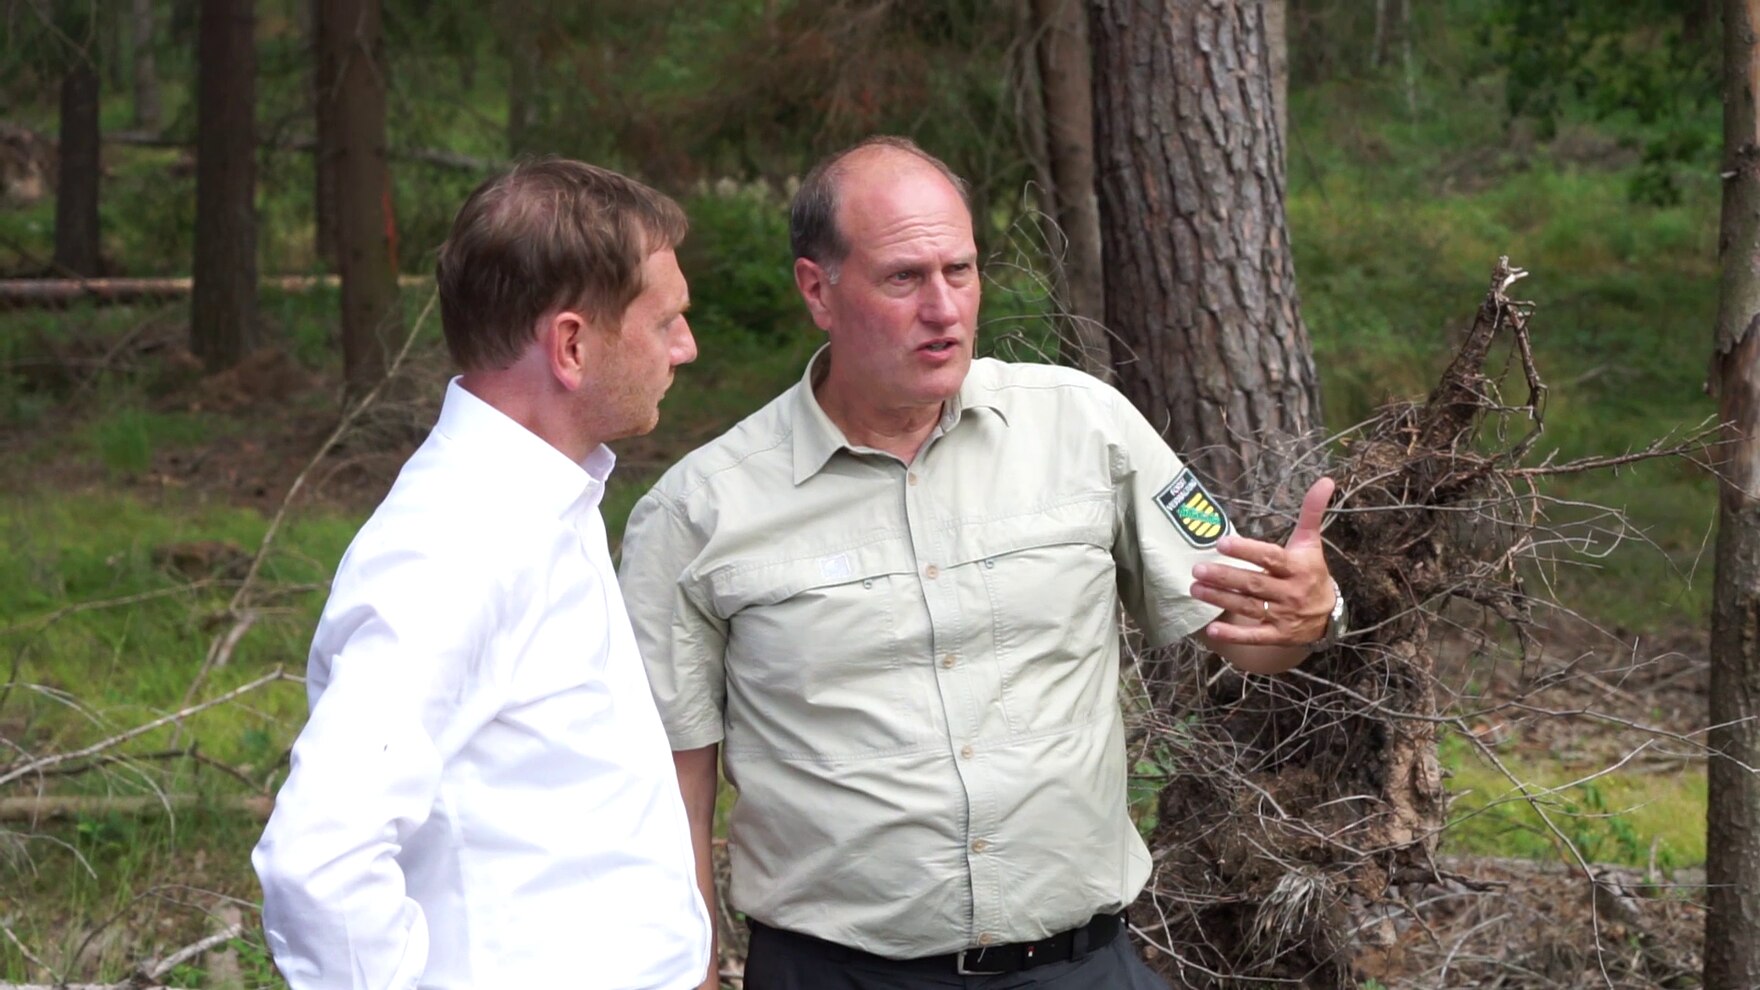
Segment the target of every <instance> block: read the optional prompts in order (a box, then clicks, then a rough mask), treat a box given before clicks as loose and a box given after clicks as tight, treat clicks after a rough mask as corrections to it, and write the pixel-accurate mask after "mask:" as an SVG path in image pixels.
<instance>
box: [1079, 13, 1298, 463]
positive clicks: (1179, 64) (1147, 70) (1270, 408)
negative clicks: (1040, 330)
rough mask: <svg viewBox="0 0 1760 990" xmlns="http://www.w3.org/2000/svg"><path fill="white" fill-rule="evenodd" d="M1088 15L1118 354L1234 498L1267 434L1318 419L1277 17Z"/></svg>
mask: <svg viewBox="0 0 1760 990" xmlns="http://www.w3.org/2000/svg"><path fill="white" fill-rule="evenodd" d="M1090 10H1091V15H1092V19H1091V22H1090V38H1091V40H1092V43H1093V53H1094V119H1095V163H1096V167H1097V169H1098V171H1099V175H1100V183H1099V192H1100V220H1101V226H1100V229H1101V234H1102V238H1101V240H1102V244H1101V249H1102V251H1103V253H1104V255H1105V258H1106V266H1105V271H1106V316H1107V319H1106V323H1107V326H1109V327H1110V328H1111V329H1112V332H1113V334H1114V344H1113V365H1114V367H1116V368H1117V370H1118V376H1119V384H1120V387H1121V388H1122V389H1123V390H1124V392H1125V394H1126V395H1128V396H1130V398H1131V400H1132V401H1133V402H1135V403H1136V404H1137V406H1138V408H1140V409H1142V410H1143V412H1144V413H1145V414H1146V415H1147V416H1148V417H1149V418H1150V421H1151V422H1154V423H1156V424H1157V425H1158V426H1160V427H1161V430H1162V432H1163V434H1164V435H1165V436H1166V437H1167V439H1168V440H1169V441H1170V442H1171V443H1172V444H1173V446H1174V449H1176V450H1179V451H1181V452H1182V453H1184V454H1185V455H1186V456H1187V457H1188V459H1189V460H1191V461H1192V462H1194V463H1195V464H1196V465H1197V466H1198V467H1199V468H1200V469H1201V472H1202V474H1203V475H1204V476H1205V477H1206V478H1208V479H1210V480H1211V481H1213V482H1214V483H1215V484H1216V485H1217V486H1219V487H1220V488H1221V489H1222V491H1223V493H1224V494H1231V493H1234V492H1236V491H1237V490H1238V484H1237V483H1238V482H1239V481H1240V479H1241V477H1242V474H1243V470H1244V469H1245V467H1246V466H1247V465H1253V464H1255V462H1258V461H1260V460H1261V458H1262V456H1263V454H1264V453H1265V451H1266V450H1267V447H1268V445H1269V446H1273V447H1274V446H1275V445H1276V444H1277V443H1278V442H1279V441H1280V440H1281V439H1285V438H1290V437H1297V436H1303V435H1306V434H1308V433H1309V432H1310V431H1311V430H1313V429H1315V428H1316V427H1318V426H1319V425H1320V422H1321V420H1320V394H1319V384H1318V380H1317V379H1316V377H1315V372H1314V359H1313V355H1312V352H1311V349H1310V346H1309V343H1308V332H1307V328H1306V327H1304V326H1303V324H1302V318H1301V312H1300V310H1299V309H1298V307H1297V300H1296V281H1295V265H1294V261H1293V260H1292V256H1291V254H1290V244H1289V232H1288V228H1287V225H1286V222H1285V217H1284V208H1283V190H1284V173H1283V156H1282V154H1281V153H1280V149H1279V145H1278V142H1277V130H1276V123H1275V117H1274V110H1273V97H1272V92H1271V83H1270V71H1269V66H1268V58H1269V55H1268V50H1267V45H1266V39H1265V35H1264V31H1263V24H1264V21H1263V18H1262V17H1261V16H1260V15H1259V12H1258V4H1257V3H1255V2H1253V0H1204V2H1200V0H1167V2H1162V3H1139V2H1125V0H1093V5H1092V7H1091V8H1090ZM1297 491H1298V492H1299V491H1300V489H1299V488H1298V489H1297Z"/></svg>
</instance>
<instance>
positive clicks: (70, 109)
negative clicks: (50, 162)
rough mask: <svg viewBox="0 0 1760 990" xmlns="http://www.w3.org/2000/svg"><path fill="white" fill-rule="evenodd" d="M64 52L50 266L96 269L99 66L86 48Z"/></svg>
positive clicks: (75, 271) (81, 271) (73, 271)
mask: <svg viewBox="0 0 1760 990" xmlns="http://www.w3.org/2000/svg"><path fill="white" fill-rule="evenodd" d="M68 57H69V64H68V67H67V74H66V75H64V76H62V77H61V147H60V166H59V169H58V171H57V175H56V186H55V267H56V268H57V269H60V273H61V274H63V275H99V274H102V273H101V272H100V271H99V270H98V268H99V264H100V262H99V257H98V179H99V169H100V164H99V161H98V68H97V65H96V64H95V63H94V62H93V61H92V59H91V56H90V54H89V53H87V52H83V51H75V52H72V53H70V55H69V56H68Z"/></svg>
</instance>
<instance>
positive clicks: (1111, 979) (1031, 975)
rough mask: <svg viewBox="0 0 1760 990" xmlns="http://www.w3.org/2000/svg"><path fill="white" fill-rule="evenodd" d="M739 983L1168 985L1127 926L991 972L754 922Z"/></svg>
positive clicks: (991, 987)
mask: <svg viewBox="0 0 1760 990" xmlns="http://www.w3.org/2000/svg"><path fill="white" fill-rule="evenodd" d="M745 985H746V990H919V988H923V990H928V988H939V987H948V988H959V990H1168V985H1167V983H1166V982H1165V981H1164V980H1162V979H1161V977H1159V976H1156V975H1155V974H1154V973H1153V972H1152V971H1150V969H1149V967H1148V966H1146V965H1144V964H1143V960H1142V958H1141V957H1140V956H1138V955H1137V950H1136V947H1135V946H1133V945H1132V944H1131V940H1130V936H1129V935H1125V934H1120V935H1119V936H1118V937H1117V938H1114V939H1113V940H1112V941H1111V942H1110V943H1109V944H1107V945H1103V946H1100V947H1098V948H1096V949H1094V950H1093V951H1091V952H1089V953H1088V954H1087V955H1084V956H1082V957H1081V958H1079V959H1073V960H1070V961H1068V962H1056V963H1047V964H1045V965H1043V966H1035V967H1033V968H1032V969H1023V970H1021V971H1020V972H1018V973H1001V974H998V975H995V976H960V975H959V974H958V973H955V972H954V970H953V966H952V965H951V964H949V966H948V967H947V972H945V973H931V972H923V971H922V967H920V966H918V965H914V964H911V963H906V964H897V963H893V962H891V961H890V960H886V959H881V958H879V957H877V956H869V955H866V954H865V953H856V952H853V951H852V950H848V949H844V948H842V947H840V946H836V945H832V944H831V943H829V942H822V941H820V940H818V939H816V938H810V937H808V936H804V935H797V934H795V933H793V932H785V931H778V930H777V929H774V928H770V927H768V926H765V925H757V924H754V925H753V926H752V941H751V947H750V949H749V950H748V952H747V954H746V984H745Z"/></svg>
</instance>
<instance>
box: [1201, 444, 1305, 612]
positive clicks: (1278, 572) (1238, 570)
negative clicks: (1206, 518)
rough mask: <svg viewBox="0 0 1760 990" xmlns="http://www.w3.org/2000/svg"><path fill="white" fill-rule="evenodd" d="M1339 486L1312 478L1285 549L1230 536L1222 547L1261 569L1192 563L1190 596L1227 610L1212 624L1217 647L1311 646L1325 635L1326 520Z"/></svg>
mask: <svg viewBox="0 0 1760 990" xmlns="http://www.w3.org/2000/svg"><path fill="white" fill-rule="evenodd" d="M1335 488H1336V486H1335V485H1334V484H1333V481H1332V479H1331V478H1321V479H1320V480H1319V481H1316V482H1314V485H1313V487H1312V488H1309V489H1308V493H1307V494H1306V495H1304V496H1303V497H1302V510H1301V514H1300V515H1299V516H1297V518H1296V528H1295V529H1294V530H1293V531H1292V532H1291V533H1290V534H1289V539H1288V540H1285V541H1284V544H1283V546H1278V545H1277V544H1275V543H1266V542H1263V541H1261V540H1249V539H1247V538H1246V537H1244V536H1225V537H1223V538H1222V539H1221V540H1220V541H1218V543H1217V544H1216V548H1217V550H1219V551H1221V552H1222V553H1223V554H1224V555H1225V556H1228V557H1233V558H1235V559H1236V560H1242V561H1246V562H1247V563H1250V564H1255V565H1257V566H1258V567H1259V568H1260V570H1250V569H1248V568H1245V567H1234V566H1231V565H1228V564H1223V563H1202V564H1198V565H1196V566H1195V567H1193V568H1192V597H1193V598H1197V599H1200V600H1202V601H1206V602H1209V603H1211V604H1212V605H1219V606H1221V607H1222V608H1223V610H1224V612H1225V614H1224V615H1223V618H1222V619H1221V620H1218V621H1216V622H1212V623H1211V624H1210V625H1209V626H1208V627H1206V629H1205V632H1206V633H1207V635H1208V639H1210V640H1211V641H1212V642H1214V643H1216V644H1227V643H1239V644H1243V645H1258V646H1306V645H1307V644H1309V643H1312V642H1314V641H1316V640H1318V639H1320V638H1321V637H1322V636H1324V635H1325V634H1326V620H1327V616H1328V615H1329V614H1330V613H1331V611H1332V602H1333V584H1332V574H1331V572H1329V571H1328V570H1327V568H1326V555H1325V553H1324V552H1323V547H1322V544H1321V539H1320V523H1321V521H1322V520H1323V519H1324V518H1325V516H1326V505H1327V503H1328V502H1330V501H1331V500H1332V493H1333V491H1334V489H1335Z"/></svg>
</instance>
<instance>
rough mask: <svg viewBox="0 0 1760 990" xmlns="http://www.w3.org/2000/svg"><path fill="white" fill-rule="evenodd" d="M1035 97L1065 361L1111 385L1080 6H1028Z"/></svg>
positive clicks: (1037, 1) (1070, 0) (1037, 2)
mask: <svg viewBox="0 0 1760 990" xmlns="http://www.w3.org/2000/svg"><path fill="white" fill-rule="evenodd" d="M1032 21H1033V23H1032V28H1033V30H1034V31H1035V32H1036V33H1037V36H1038V45H1037V46H1036V47H1037V53H1036V54H1037V56H1038V66H1039V92H1040V96H1041V101H1042V106H1043V108H1044V121H1045V159H1046V165H1047V169H1048V171H1049V173H1050V176H1049V178H1050V181H1051V188H1050V194H1051V195H1050V199H1051V203H1052V212H1053V215H1054V216H1055V218H1056V220H1057V226H1058V228H1059V229H1060V230H1062V231H1063V236H1064V240H1065V246H1064V253H1063V257H1062V258H1061V259H1060V264H1059V266H1058V288H1059V290H1060V295H1061V298H1060V299H1059V302H1060V303H1061V308H1062V309H1063V311H1064V312H1065V313H1066V314H1067V316H1068V317H1069V318H1068V319H1067V320H1066V321H1065V325H1064V328H1063V344H1064V351H1065V353H1066V354H1068V355H1070V356H1071V357H1073V358H1074V359H1075V360H1074V361H1073V362H1071V363H1073V364H1074V365H1075V366H1076V367H1079V368H1081V369H1082V370H1084V371H1087V372H1088V373H1090V374H1093V375H1096V376H1098V377H1100V378H1104V379H1108V380H1110V379H1111V378H1112V377H1113V374H1112V340H1111V338H1110V337H1109V336H1108V335H1107V333H1106V328H1105V326H1104V325H1103V324H1102V322H1101V321H1103V320H1104V319H1105V318H1106V310H1105V287H1104V285H1103V284H1102V280H1103V278H1104V276H1103V274H1102V272H1101V270H1100V207H1099V201H1098V199H1097V198H1096V194H1095V191H1094V95H1093V93H1094V91H1093V85H1092V77H1091V73H1090V70H1089V64H1088V19H1087V13H1086V11H1084V10H1083V9H1082V3H1081V0H1033V10H1032Z"/></svg>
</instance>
